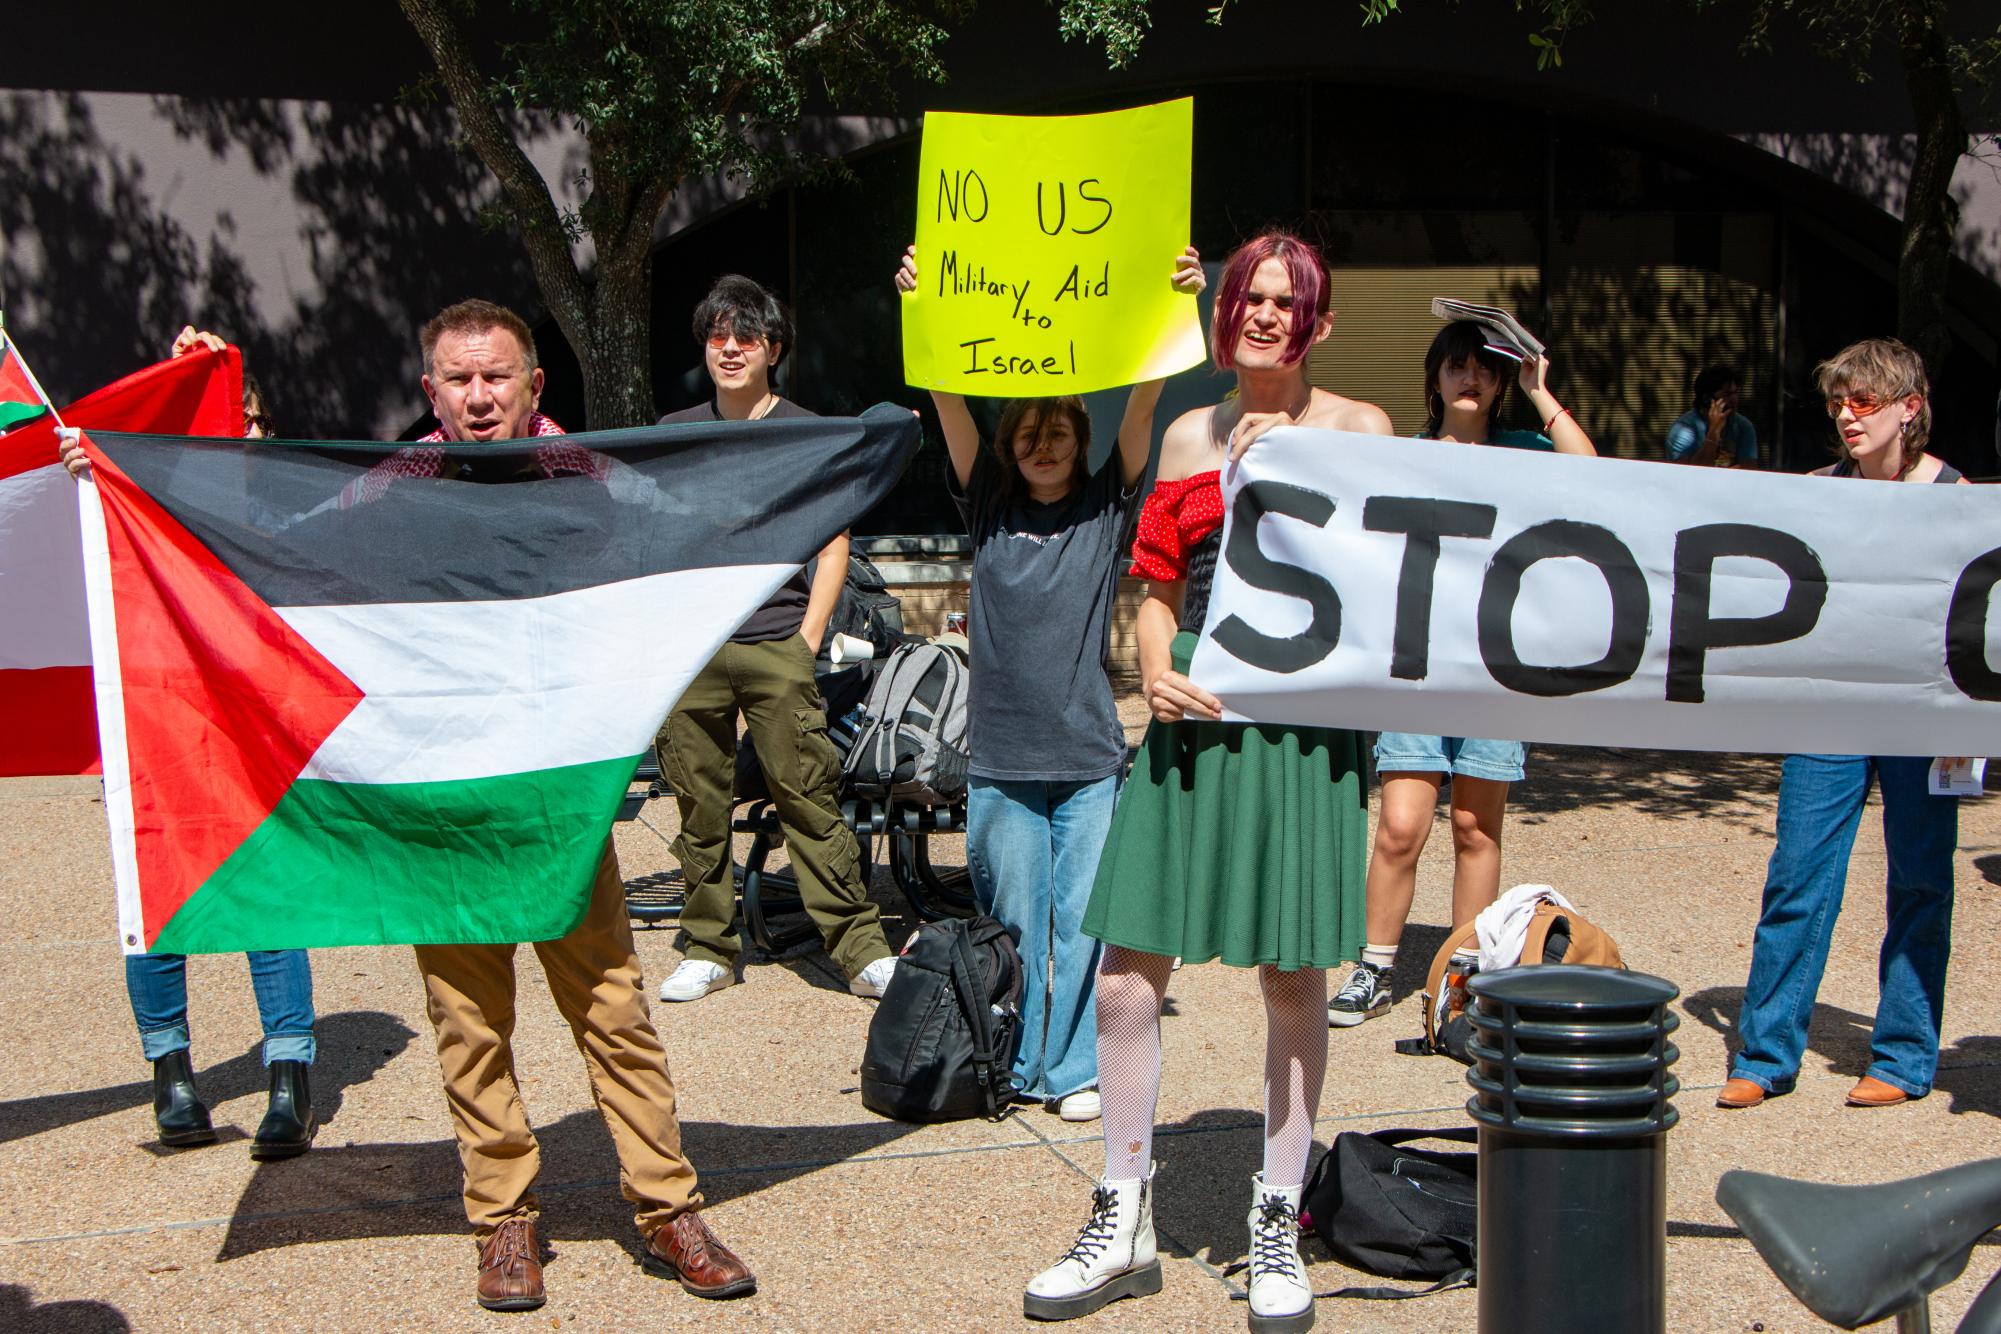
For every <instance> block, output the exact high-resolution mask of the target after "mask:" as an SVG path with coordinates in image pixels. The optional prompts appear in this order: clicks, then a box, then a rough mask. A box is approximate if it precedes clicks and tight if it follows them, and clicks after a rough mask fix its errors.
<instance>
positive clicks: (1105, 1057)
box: [1098, 945, 1327, 1188]
mask: <svg viewBox="0 0 2001 1334" xmlns="http://www.w3.org/2000/svg"><path fill="white" fill-rule="evenodd" d="M1173 969H1174V961H1173V960H1172V959H1169V958H1168V957H1166V956H1165V955H1161V954H1145V953H1142V952H1140V951H1138V950H1128V949H1121V948H1120V947H1118V946H1116V945H1107V946H1106V947H1105V957H1104V961H1103V962H1102V963H1101V964H1100V965H1099V967H1098V1090H1099V1094H1100V1096H1101V1097H1102V1098H1103V1099H1104V1122H1103V1126H1104V1132H1105V1178H1106V1180H1108V1181H1136V1180H1138V1179H1140V1178H1142V1177H1144V1176H1145V1175H1146V1174H1147V1172H1148V1170H1149V1169H1150V1168H1151V1167H1152V1165H1153V1118H1154V1111H1155V1107H1156V1104H1158V1103H1159V1101H1160V1006H1161V1002H1162V1001H1164V1000H1165V999H1166V998H1167V978H1168V975H1169V974H1170V973H1171V972H1172V971H1173ZM1258 981H1259V983H1260V984H1261V985H1262V987H1263V989H1264V997H1265V1158H1264V1180H1265V1184H1266V1185H1267V1186H1270V1187H1274V1188H1284V1187H1288V1186H1297V1185H1300V1184H1301V1183H1303V1182H1304V1181H1305V1180H1306V1156H1307V1153H1308V1151H1309V1150H1311V1149H1312V1147H1313V1117H1314V1113H1315V1112H1317V1111H1318V1110H1319V1108H1320V1086H1321V1084H1322V1082H1323V1081H1324V1080H1325V1078H1326V1075H1327V972H1326V970H1325V969H1321V968H1302V969H1299V970H1297V971H1296V972H1283V971H1281V970H1279V969H1277V968H1273V967H1272V966H1271V965H1269V964H1261V965H1259V967H1258Z"/></svg>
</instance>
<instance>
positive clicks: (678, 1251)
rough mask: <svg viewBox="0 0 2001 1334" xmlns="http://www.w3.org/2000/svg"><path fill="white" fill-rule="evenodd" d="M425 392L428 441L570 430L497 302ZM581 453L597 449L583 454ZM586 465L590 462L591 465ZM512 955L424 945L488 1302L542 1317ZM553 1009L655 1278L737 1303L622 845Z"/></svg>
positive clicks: (439, 338) (428, 343)
mask: <svg viewBox="0 0 2001 1334" xmlns="http://www.w3.org/2000/svg"><path fill="white" fill-rule="evenodd" d="M420 341H421V342H422V345H423V351H424V367H425V373H424V379H423V384H424V392H425V394H426V395H427V396H429V398H430V400H431V406H432V409H433V410H434V411H435V412H436V413H437V416H438V422H439V427H438V429H437V430H436V431H434V432H432V433H431V435H429V436H427V437H425V440H424V441H423V442H420V443H434V442H435V443H444V442H453V443H461V444H473V443H479V444H485V443H491V442H497V441H503V440H516V439H522V438H525V437H530V436H547V435H561V434H562V428H561V427H559V426H557V425H556V424H555V423H554V422H553V421H551V420H550V419H549V418H547V417H544V416H543V415H542V414H541V413H539V412H537V411H536V407H537V405H538V404H539V402H540V400H541V397H542V368H541V367H540V366H539V365H537V364H536V356H535V340H534V336H533V335H532V334H531V333H530V332H529V329H528V325H527V324H526V322H524V321H523V320H522V319H521V317H520V316H518V315H516V314H515V313H514V312H513V311H511V310H508V309H506V308H505V307H503V306H496V305H493V304H491V303H489V302H485V301H462V302H460V303H458V304H457V305H454V306H449V307H447V308H446V309H444V310H443V311H441V312H439V313H438V315H437V316H436V317H435V318H433V319H432V320H431V321H430V323H428V324H426V325H425V326H424V329H423V333H422V335H421V339H420ZM576 452H577V453H578V454H580V455H581V454H584V453H585V451H576ZM585 466H588V464H586V465H585ZM514 949H515V947H514V946H512V945H420V946H418V947H417V967H418V970H419V971H420V972H422V973H423V975H424V993H425V1001H426V1007H427V1008H428V1009H429V1011H430V1015H431V1023H432V1025H433V1026H434V1027H435V1028H436V1029H437V1034H438V1062H439V1064H440V1065H441V1066H442V1067H443V1071H444V1076H445V1101H446V1102H447V1103H448V1104H449V1105H450V1107H451V1112H452V1125H453V1128H454V1129H455V1130H456V1131H457V1133H458V1140H459V1159H460V1161H461V1162H462V1163H463V1164H464V1167H465V1206H466V1217H467V1218H468V1219H469V1220H470V1221H471V1223H472V1225H473V1228H474V1230H475V1232H477V1233H478V1235H479V1238H480V1264H479V1304H480V1305H481V1306H484V1307H486V1308H487V1309H489V1310H532V1309H533V1308H535V1307H537V1306H540V1305H541V1304H542V1300H543V1292H542V1266H541V1256H540V1250H539V1247H538V1245H537V1242H536V1237H535V1222H534V1219H535V1213H536V1207H537V1206H536V1199H535V1193H534V1185H535V1177H536V1174H537V1172H538V1171H539V1170H540V1159H539V1155H538V1151H537V1148H536V1144H535V1132H534V1131H533V1130H532V1129H530V1127H529V1125H528V1116H527V1113H526V1112H525V1111H524V1110H523V1108H522V1105H521V1095H520V1092H519V1090H518V1089H517V1088H516V1087H515V1082H514V1053H513V1050H512V1048H511V1045H510V1043H509V1035H510V1034H511V1033H512V1031H513V1028H514ZM535 953H536V955H537V956H538V957H539V958H540V959H541V961H542V967H543V970H544V971H545V972H546V973H547V974H548V977H549V990H550V993H551V994H552V995H553V996H554V997H555V1000H556V1007H557V1008H558V1009H559V1010H561V1011H562V1012H563V1018H564V1019H566V1020H568V1021H569V1024H570V1028H571V1030H572V1031H573V1032H574V1033H575V1034H576V1037H577V1047H578V1049H579V1050H580V1051H582V1052H583V1053H584V1061H585V1064H586V1065H587V1066H588V1067H589V1068H590V1075H591V1087H592V1090H593V1092H594V1093H595V1094H596V1101H597V1106H598V1111H599V1112H600V1113H601V1114H602V1115H603V1117H604V1120H605V1126H606V1128H608V1129H609V1130H610V1131H611V1137H612V1140H613V1142H614V1143H615V1144H616V1145H617V1147H618V1160H619V1167H620V1169H621V1171H620V1174H619V1175H620V1178H621V1182H622V1185H623V1188H624V1191H625V1196H626V1198H627V1199H629V1200H631V1201H632V1202H633V1204H634V1205H635V1206H636V1209H637V1212H636V1213H635V1215H634V1221H635V1222H636V1223H637V1224H638V1225H639V1230H640V1231H641V1232H642V1233H644V1234H645V1235H646V1239H647V1241H646V1255H645V1259H644V1263H645V1265H646V1267H647V1269H648V1270H649V1271H651V1272H654V1273H659V1274H662V1275H665V1276H667V1277H677V1278H679V1279H680V1282H681V1286H682V1287H684V1288H686V1289H687V1290H688V1291H689V1292H691V1293H693V1294H694V1295H696V1296H698V1297H733V1296H737V1295H739V1294H742V1293H747V1292H750V1291H752V1290H754V1289H755V1288H756V1286H757V1280H756V1278H755V1277H754V1276H753V1275H752V1274H751V1272H750V1269H749V1268H748V1267H747V1266H746V1265H745V1264H744V1263H743V1261H741V1260H739V1259H738V1258H737V1257H736V1256H735V1255H734V1254H732V1253H731V1251H730V1249H729V1248H728V1247H727V1246H725V1245H723V1243H722V1242H721V1241H719V1240H718V1239H717V1238H716V1236H715V1234H714V1233H713V1232H711V1231H710V1230H709V1226H708V1224H707V1223H705V1222H703V1221H702V1218H701V1215H700V1214H699V1213H698V1212H697V1211H698V1210H699V1209H700V1208H701V1206H702V1196H701V1192H700V1191H699V1190H698V1189H697V1188H696V1184H695V1169H694V1167H693V1166H692V1165H691V1164H690V1163H689V1162H688V1160H687V1159H686V1158H685V1157H683V1156H682V1153H681V1123H680V1119H679V1118H678V1117H677V1116H676V1114H675V1111H674V1081H673V1079H672V1078H671V1076H670V1075H669V1074H668V1072H667V1053H666V1050H665V1048H664V1047H662V1045H661V1043H660V1038H659V1035H658V1034H657V1033H655V1032H654V1029H653V1021H652V1019H651V1018H650V1016H649V1015H648V1014H647V1009H646V992H645V983H644V981H643V979H642V978H641V976H640V968H639V956H638V953H637V952H636V951H635V949H634V948H633V943H632V923H631V920H630V919H629V918H628V917H627V916H626V911H625V881H624V879H623V878H622V877H621V876H620V875H619V870H618V855H617V853H616V852H614V851H613V849H612V846H611V843H610V842H609V840H607V841H606V843H605V849H604V857H603V860H602V861H600V862H599V863H598V871H597V879H596V880H595V881H594V882H593V883H592V885H591V900H590V907H589V909H588V910H587V911H586V912H585V914H584V919H583V920H582V921H581V922H579V923H578V924H577V926H576V928H575V929H574V930H572V931H571V932H570V933H569V934H568V935H566V936H564V937H562V938H561V939H560V940H550V941H542V942H539V943H537V944H536V946H535Z"/></svg>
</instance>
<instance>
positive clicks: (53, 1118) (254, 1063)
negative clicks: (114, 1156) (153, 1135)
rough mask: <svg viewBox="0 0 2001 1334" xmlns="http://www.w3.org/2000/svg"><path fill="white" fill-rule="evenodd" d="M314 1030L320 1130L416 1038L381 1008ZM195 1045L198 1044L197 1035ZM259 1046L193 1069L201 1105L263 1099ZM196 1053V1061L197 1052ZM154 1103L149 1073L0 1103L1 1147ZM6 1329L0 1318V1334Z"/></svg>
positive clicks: (323, 1019) (347, 1014)
mask: <svg viewBox="0 0 2001 1334" xmlns="http://www.w3.org/2000/svg"><path fill="white" fill-rule="evenodd" d="M315 1031H316V1032H317V1033H318V1035H319V1059H318V1060H317V1061H315V1062H314V1065H313V1073H312V1080H313V1103H314V1107H315V1109H316V1110H317V1111H318V1112H319V1116H320V1121H321V1123H322V1124H324V1123H325V1122H327V1121H329V1120H331V1119H332V1118H333V1116H334V1114H335V1113H336V1112H338V1111H339V1110H340V1103H341V1093H342V1091H343V1090H345V1089H346V1088H347V1087H348V1086H350V1085H353V1084H360V1083H365V1082H367V1081H368V1080H369V1079H372V1078H373V1077H374V1075H375V1072H376V1071H378V1070H380V1069H381V1068H382V1067H383V1066H385V1065H387V1064H389V1062H390V1060H391V1059H392V1058H393V1057H395V1055H396V1054H397V1053H398V1052H400V1051H402V1050H403V1048H405V1047H407V1046H408V1045H409V1044H410V1039H411V1038H413V1037H415V1036H416V1035H415V1034H414V1033H412V1032H411V1031H410V1029H409V1026H408V1025H406V1024H405V1023H404V1022H403V1021H402V1020H401V1019H398V1018H397V1017H396V1016H395V1015H392V1014H384V1013H383V1012H381V1011H380V1010H350V1011H344V1012H342V1013H340V1014H328V1015H321V1016H320V1019H319V1023H318V1024H317V1025H316V1026H315ZM196 1042H197V1044H199V1042H200V1037H199V1035H197V1037H196ZM138 1045H139V1040H138V1037H137V1035H136V1034H135V1035H134V1036H133V1039H132V1047H133V1049H134V1051H135V1053H136V1051H137V1049H138ZM261 1047H262V1044H261V1043H260V1044H259V1045H258V1046H254V1047H252V1048H251V1049H250V1050H249V1051H247V1052H243V1053H241V1054H240V1055H237V1056H232V1057H230V1058H229V1059H228V1060H226V1061H223V1062H221V1063H219V1064H216V1065H210V1066H200V1065H198V1066H197V1067H196V1070H195V1081H196V1086H197V1087H198V1088H200V1090H201V1095H202V1099H203V1100H204V1101H205V1102H207V1103H208V1104H209V1105H210V1106H214V1105H216V1104H217V1103H221V1102H226V1101H228V1100H229V1099H231V1098H237V1097H242V1096H244V1095H245V1094H250V1093H262V1092H264V1091H265V1090H266V1089H267V1088H269V1087H270V1084H269V1081H268V1080H267V1079H266V1077H265V1074H264V1060H263V1056H262V1052H261ZM196 1052H197V1056H199V1046H197V1049H196ZM133 1066H134V1067H136V1068H138V1069H141V1070H144V1069H146V1064H145V1062H144V1061H143V1060H140V1059H138V1058H137V1057H136V1056H135V1058H134V1060H133ZM152 1102H153V1081H152V1076H151V1075H150V1074H148V1075H147V1077H146V1078H144V1079H137V1080H134V1081H132V1082H131V1083H129V1084H113V1085H110V1086H108V1087H105V1088H95V1089H78V1090H76V1091H74V1092H70V1093H49V1094H44V1095H43V1096H41V1097H37V1098H15V1099H11V1100H9V1101H5V1102H0V1144H4V1143H7V1142H9V1141H11V1140H17V1139H25V1138H26V1137H27V1136H29V1135H39V1134H41V1133H42V1132H44V1131H47V1130H56V1129H59V1128H61V1127H63V1126H67V1125H73V1124H75V1123H76V1122H78V1121H88V1120H91V1119H92V1118H94V1117H99V1116H109V1115H110V1114H111V1113H113V1112H122V1111H126V1110H128V1109H130V1108H133V1107H150V1106H151V1105H152ZM7 1328H11V1326H9V1325H8V1324H7V1323H6V1321H4V1320H0V1329H7Z"/></svg>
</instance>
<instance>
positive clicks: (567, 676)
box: [82, 407, 918, 953]
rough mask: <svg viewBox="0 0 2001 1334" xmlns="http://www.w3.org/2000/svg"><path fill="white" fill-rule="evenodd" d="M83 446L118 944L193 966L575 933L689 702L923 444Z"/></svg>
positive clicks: (653, 435)
mask: <svg viewBox="0 0 2001 1334" xmlns="http://www.w3.org/2000/svg"><path fill="white" fill-rule="evenodd" d="M84 439H85V444H86V448H87V449H88V452H89V454H90V458H91V462H92V464H93V472H94V475H95V485H94V486H86V487H85V488H84V490H83V492H82V500H83V515H84V522H83V531H84V568H85V577H86V581H87V586H88V592H89V598H90V629H91V653H92V661H93V666H94V668H95V673H96V684H97V713H98V719H99V728H100V736H101V741H102V746H103V754H104V777H105V806H106V809H107V812H108V815H109V818H110V823H111V833H112V863H113V867H114V870H115V872H116V877H117V883H118V897H119V928H120V933H121V936H122V938H123V942H124V945H125V948H126V950H127V952H134V953H136V952H142V951H149V950H150V951H158V952H172V953H210V952H220V951H236V950H246V949H283V948H293V947H308V946H312V947H317V946H328V945H377V944H426V943H460V942H511V941H531V940H547V939H551V938H554V937H557V936H560V935H562V934H564V933H565V932H566V931H568V930H569V929H570V928H571V927H572V926H573V925H575V923H576V922H577V920H578V919H579V918H580V917H581V916H582V914H583V911H584V908H585V906H586V902H587V898H588V888H589V883H590V880H591V877H592V874H593V872H594V870H595V868H596V865H597V861H598V858H599V856H600V854H601V852H602V849H603V847H604V842H605V839H606V837H607V836H608V833H609V831H610V828H611V821H612V816H613V814H614V813H615V812H616V810H617V807H618V804H619V802H620V800H621V799H622V798H623V796H624V794H625V790H626V787H627V784H628V783H629V782H630V780H631V777H632V773H633V769H634V767H635V765H636V764H637V762H638V759H639V757H640V754H641V753H642V752H643V751H644V750H645V749H646V747H647V746H648V745H649V744H651V742H652V740H653V736H654V733H655V731H656V730H657V728H658V727H659V725H660V723H661V721H662V719H663V718H664V717H665V716H666V714H667V712H668V710H669V708H670V707H671V706H672V705H673V703H674V701H675V699H676V698H677V697H678V696H679V695H680V693H681V691H682V689H683V688H684V687H685V686H686V685H687V683H688V681H689V680H690V679H691V678H692V677H693V676H694V675H695V673H696V672H697V671H699V670H700V669H701V668H702V667H703V666H704V665H705V664H706V663H707V662H708V661H709V659H710V658H711V657H712V656H714V654H715V652H716V650H717V649H718V648H719V647H720V646H721V645H722V643H723V641H724V640H725V639H727V638H728V636H729V635H730V633H731V632H732V631H733V630H734V629H735V628H736V627H737V625H738V624H740V623H741V622H742V621H743V620H744V618H745V617H746V616H748V615H749V614H750V613H751V611H753V610H754V609H755V608H756V607H758V606H759V605H760V604H761V603H763V602H764V600H765V599H766V598H768V597H769V596H770V595H771V594H772V592H773V591H775V590H776V589H777V588H778V586H779V584H780V583H782V582H783V581H784V580H785V579H787V578H788V577H789V576H790V575H791V573H792V572H793V571H794V570H796V569H797V568H798V567H799V566H800V565H802V564H803V563H805V561H807V560H808V559H810V558H811V557H812V556H813V555H814V554H815V553H816V552H818V551H819V550H820V548H821V547H823V546H824V545H825V544H826V543H827V542H828V541H829V540H830V539H831V538H833V537H834V535H835V534H837V533H839V532H841V531H842V530H843V529H845V528H847V527H848V526H849V525H851V524H852V523H853V522H854V521H855V520H856V519H858V518H859V517H860V516H861V515H862V514H863V513H864V512H865V511H866V510H867V509H868V508H869V507H870V506H872V505H874V504H875V503H876V502H877V501H879V500H880V499H882V497H883V496H884V495H886V494H887V493H888V491H889V489H890V487H891V486H892V485H893V484H894V483H895V481H896V480H897V478H898V477H899V476H900V475H901V473H902V471H903V465H904V463H905V462H906V461H907V460H908V458H909V456H910V454H911V452H912V451H913V450H914V449H915V447H916V444H917V440H918V431H917V423H916V419H915V418H914V417H913V416H912V415H911V414H910V413H909V412H908V411H906V410H902V409H896V408H888V407H878V408H873V409H871V410H870V411H869V412H867V413H866V414H864V415H863V416H861V417H859V418H796V419H786V420H783V421H758V422H720V423H703V424H691V425H686V426H667V427H649V428H644V429H639V430H630V431H613V432H601V433H596V434H589V435H577V436H567V437H561V438H556V439H548V438H544V439H535V440H521V441H511V442H507V443H504V444H497V445H447V446H436V447H422V446H419V447H414V448H404V449H401V450H398V449H397V448H396V447H393V446H384V445H363V444H354V445H347V444H335V445H328V444H300V443H285V442H266V441H248V442H224V441H206V440H187V439H175V438H172V437H149V436H130V435H127V436H118V435H110V434H104V433H98V432H89V433H86V435H85V437H84ZM370 475H373V476H375V477H376V478H377V479H378V481H379V483H380V484H377V485H370V486H365V487H356V486H355V485H354V483H355V482H356V480H357V479H358V478H362V477H367V476H370Z"/></svg>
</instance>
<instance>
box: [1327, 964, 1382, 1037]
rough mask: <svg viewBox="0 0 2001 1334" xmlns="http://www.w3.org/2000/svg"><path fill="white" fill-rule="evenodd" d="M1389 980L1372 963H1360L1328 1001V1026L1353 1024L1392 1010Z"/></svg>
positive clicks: (1338, 1026) (1339, 1026)
mask: <svg viewBox="0 0 2001 1334" xmlns="http://www.w3.org/2000/svg"><path fill="white" fill-rule="evenodd" d="M1389 1008H1390V988H1389V980H1388V979H1387V978H1386V977H1384V976H1383V970H1382V969H1380V968H1378V967H1376V966H1375V965H1374V964H1372V963H1358V964H1356V965H1355V971H1354V972H1352V973H1350V974H1348V980H1347V981H1346V982H1343V983H1342V984H1341V990H1340V991H1338V992H1337V993H1335V996H1334V999H1333V1000H1331V1001H1328V1002H1327V1026H1328V1027H1329V1028H1353V1027H1354V1026H1355V1025H1356V1024H1359V1023H1361V1022H1362V1021H1363V1020H1364V1019H1374V1018H1375V1017H1376V1016H1377V1015H1379V1014H1387V1013H1389Z"/></svg>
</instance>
